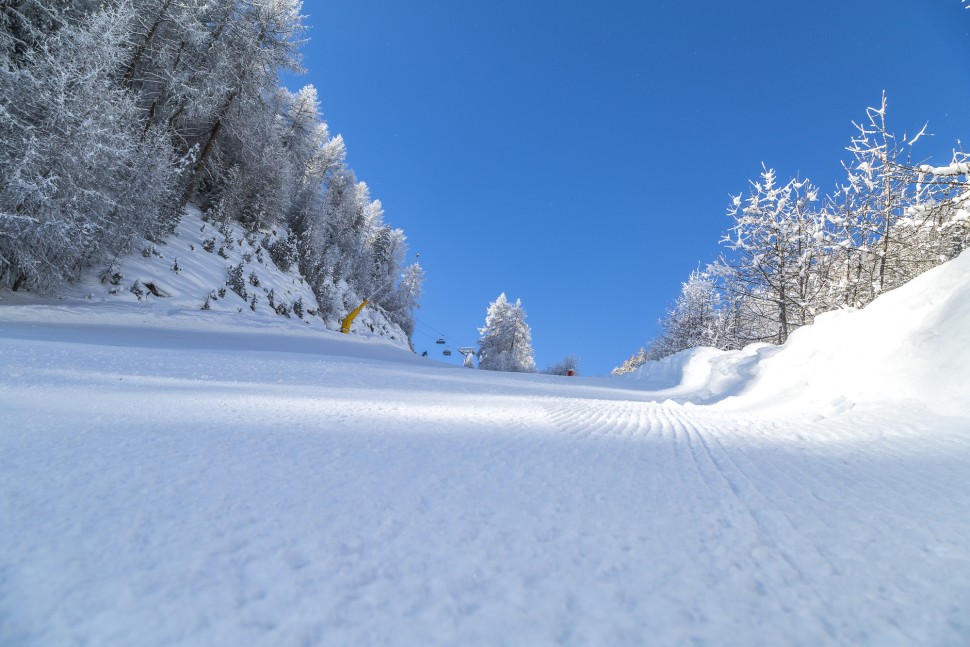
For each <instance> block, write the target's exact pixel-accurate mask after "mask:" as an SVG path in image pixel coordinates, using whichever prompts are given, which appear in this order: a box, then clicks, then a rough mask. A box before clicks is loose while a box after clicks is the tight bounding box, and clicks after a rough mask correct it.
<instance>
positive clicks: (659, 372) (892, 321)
mask: <svg viewBox="0 0 970 647" xmlns="http://www.w3.org/2000/svg"><path fill="white" fill-rule="evenodd" d="M968 331H970V250H968V251H965V252H964V253H963V254H961V255H960V256H959V257H958V258H956V259H954V260H952V261H950V262H948V263H945V264H943V265H941V266H939V267H936V268H934V269H932V270H930V271H929V272H926V273H925V274H923V275H921V276H919V277H917V278H916V279H914V280H912V281H910V282H909V283H907V284H906V285H904V286H902V287H900V288H897V289H896V290H892V291H891V292H887V293H886V294H884V295H882V296H880V297H879V298H878V299H876V300H875V301H874V302H873V303H871V304H870V305H869V306H867V307H866V308H865V309H863V310H857V309H851V308H850V309H845V310H839V311H836V312H828V313H825V314H822V315H820V316H819V317H818V318H816V320H815V323H814V324H813V325H811V326H805V327H804V328H800V329H799V330H797V331H795V332H794V333H792V335H791V336H790V337H789V339H788V341H787V342H786V343H785V344H783V345H781V346H771V345H768V344H755V345H751V346H749V347H747V348H745V349H743V350H739V351H721V350H716V349H713V348H695V349H691V350H687V351H683V352H680V353H677V354H676V355H672V356H671V357H668V358H665V359H663V360H660V361H656V362H648V363H647V364H645V365H643V366H641V367H640V368H639V369H638V370H637V371H635V372H634V373H632V374H631V376H630V379H633V380H636V381H638V382H640V383H641V385H642V386H643V387H644V388H647V389H650V390H655V391H658V392H659V393H660V394H663V395H665V396H667V397H670V398H671V399H673V400H676V401H683V402H692V403H695V404H709V403H719V405H720V406H723V407H731V408H734V407H736V406H744V407H748V406H750V405H752V404H755V403H757V404H760V405H763V406H768V407H779V408H785V409H788V410H803V409H813V410H825V411H832V410H838V409H842V408H847V407H851V406H853V404H855V403H863V402H879V401H888V400H891V401H896V402H898V401H910V402H913V403H916V404H918V405H922V406H925V407H927V408H928V409H931V410H933V411H935V412H937V413H940V414H944V415H962V416H965V415H968V412H970V332H968Z"/></svg>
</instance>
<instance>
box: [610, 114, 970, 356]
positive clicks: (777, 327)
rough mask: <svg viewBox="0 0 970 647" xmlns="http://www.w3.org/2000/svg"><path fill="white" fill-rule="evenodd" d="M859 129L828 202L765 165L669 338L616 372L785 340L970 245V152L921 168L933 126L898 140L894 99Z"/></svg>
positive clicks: (684, 300)
mask: <svg viewBox="0 0 970 647" xmlns="http://www.w3.org/2000/svg"><path fill="white" fill-rule="evenodd" d="M855 127H856V135H855V136H854V137H853V138H852V141H851V143H850V145H849V146H848V147H847V151H848V152H849V154H850V156H849V159H848V161H846V162H843V167H844V170H845V180H844V181H843V182H840V183H839V184H838V185H837V186H836V187H835V189H834V190H832V191H831V192H830V193H828V194H827V195H826V194H823V193H822V191H821V190H820V189H819V188H818V187H817V186H815V185H813V184H812V183H811V182H810V181H809V180H808V179H802V178H794V179H790V180H788V181H786V182H781V181H779V180H778V177H777V174H776V173H775V171H774V170H772V169H770V168H766V167H765V168H763V170H762V173H761V175H760V177H759V178H758V179H757V180H755V181H752V182H751V186H750V188H749V190H748V193H747V195H739V196H737V197H735V198H734V199H733V201H732V203H731V206H730V208H729V210H728V213H729V215H730V217H731V219H732V224H731V227H730V228H729V230H728V232H727V234H726V235H725V236H724V238H723V239H722V240H721V244H722V245H723V247H724V251H723V253H722V254H721V255H720V256H719V257H718V258H717V259H716V260H715V261H714V262H713V263H711V264H709V265H708V266H707V267H705V268H704V269H700V268H698V269H697V270H695V271H694V272H692V273H691V275H690V276H689V277H688V279H687V281H686V282H685V283H684V284H683V286H682V289H681V292H680V295H679V296H678V297H677V299H676V301H675V302H674V304H673V306H672V307H671V308H669V309H668V310H667V312H666V314H665V315H664V317H663V318H662V319H661V320H660V322H659V323H660V334H659V335H658V336H657V337H656V338H655V339H654V340H653V341H651V342H650V343H649V344H648V345H647V346H645V347H644V348H642V349H640V351H639V352H638V353H636V354H635V355H633V356H632V357H630V358H629V359H627V360H626V361H625V362H624V363H623V364H622V365H621V366H619V367H617V368H616V369H614V373H624V372H628V371H631V370H633V369H635V368H636V367H638V366H640V365H642V364H643V363H645V362H647V361H649V360H655V359H660V358H662V357H665V356H668V355H671V354H673V353H676V352H678V351H681V350H685V349H688V348H694V347H697V346H711V347H714V348H721V349H735V348H741V347H743V346H745V345H747V344H749V343H752V342H769V343H775V344H781V343H784V342H785V340H786V339H787V338H788V336H789V335H790V334H791V333H792V331H794V330H796V329H798V328H799V327H801V326H804V325H807V324H810V323H812V321H813V320H814V319H815V317H816V316H817V315H818V314H820V313H822V312H827V311H830V310H836V309H839V308H845V307H853V308H862V307H864V306H866V305H867V304H869V303H870V302H871V301H872V300H873V299H875V298H876V297H878V296H879V295H880V294H882V293H884V292H886V291H887V290H892V289H893V288H896V287H898V286H900V285H903V284H904V283H906V282H907V281H909V280H910V279H912V278H914V277H916V276H918V275H919V274H921V273H922V272H925V271H926V270H928V269H930V268H932V267H935V266H937V265H939V264H940V263H943V262H945V261H947V260H950V259H952V258H954V257H956V256H957V255H958V254H960V252H962V251H963V250H964V249H966V248H967V247H968V246H970V182H968V178H970V155H968V154H967V153H965V152H963V151H961V150H956V151H954V153H953V158H952V160H951V162H950V163H949V164H947V165H945V166H940V167H935V166H931V165H929V164H919V163H915V162H913V159H912V149H913V145H914V144H915V143H916V141H917V140H919V139H920V137H922V136H923V135H924V134H925V127H924V130H923V131H920V133H918V134H917V135H916V136H915V137H913V138H911V139H909V140H908V141H907V140H906V139H905V138H898V137H897V136H895V135H894V134H893V133H892V132H890V130H889V129H888V127H887V122H886V98H885V95H884V96H883V98H882V101H881V103H880V105H879V106H878V107H872V108H869V109H868V110H867V119H866V121H865V122H864V123H862V124H855Z"/></svg>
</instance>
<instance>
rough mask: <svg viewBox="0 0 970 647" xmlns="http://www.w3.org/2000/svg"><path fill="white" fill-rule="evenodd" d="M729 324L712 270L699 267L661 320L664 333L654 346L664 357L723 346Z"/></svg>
mask: <svg viewBox="0 0 970 647" xmlns="http://www.w3.org/2000/svg"><path fill="white" fill-rule="evenodd" d="M727 323H728V315H727V313H726V312H725V310H724V309H723V308H722V305H721V294H720V291H719V290H718V288H717V286H716V284H715V277H714V276H713V275H712V274H711V272H710V271H709V270H701V269H696V270H694V271H693V272H691V273H690V276H689V277H688V278H687V281H686V282H684V283H683V285H682V286H681V290H680V296H678V297H677V300H676V301H675V302H674V305H673V307H672V308H670V309H669V310H668V311H667V314H666V315H665V316H664V318H663V319H662V320H661V321H660V328H661V331H662V332H661V335H660V337H659V338H658V339H657V340H655V341H654V343H653V344H651V348H652V349H653V350H654V352H655V353H660V354H661V355H663V356H667V355H672V354H674V353H677V352H680V351H682V350H686V349H688V348H696V347H698V346H711V347H714V348H720V347H721V346H723V345H725V344H726V343H727V337H728V334H729V331H728V330H727Z"/></svg>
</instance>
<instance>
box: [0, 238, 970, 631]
mask: <svg viewBox="0 0 970 647" xmlns="http://www.w3.org/2000/svg"><path fill="white" fill-rule="evenodd" d="M968 286H970V255H966V254H965V255H964V256H962V257H961V258H959V259H957V260H956V261H954V262H952V263H950V264H948V265H946V266H943V267H941V268H938V269H937V270H934V271H933V272H930V273H928V274H927V275H924V276H923V277H921V278H920V279H918V280H917V281H914V282H913V283H911V284H910V285H908V286H906V287H904V288H902V289H900V290H897V291H896V292H894V293H891V294H888V295H886V296H885V297H883V298H882V299H880V300H879V301H877V302H876V303H874V304H873V305H872V306H870V308H868V309H866V310H865V311H862V312H846V313H837V314H834V315H830V316H828V317H823V318H822V320H821V321H820V322H819V324H818V325H817V326H816V327H815V328H813V329H811V330H809V329H805V330H803V331H801V332H799V333H798V334H796V335H795V336H794V337H793V339H792V340H791V342H790V343H789V344H788V345H787V346H786V347H784V348H782V349H780V350H779V349H771V348H762V349H749V350H748V351H747V352H743V353H735V354H723V353H714V352H711V351H693V352H692V353H688V354H686V355H684V356H682V357H680V358H678V359H675V360H671V361H669V362H667V363H666V364H665V365H664V366H654V367H652V368H650V369H644V371H642V372H641V374H640V375H639V376H638V377H636V378H634V379H619V378H562V377H552V376H543V375H513V374H499V373H489V372H485V371H473V370H467V369H458V368H453V367H450V366H445V365H442V364H439V363H435V362H431V361H428V360H427V359H422V358H419V357H416V356H414V355H413V354H410V353H408V352H407V351H404V350H402V349H401V348H400V347H398V346H394V345H392V344H391V343H384V342H381V341H380V340H376V339H371V340H360V339H355V338H348V337H346V336H341V335H339V334H336V333H331V332H327V331H319V330H314V331H311V330H309V329H308V328H309V327H308V326H306V325H305V324H303V323H302V322H288V321H287V320H286V319H283V318H275V319H273V320H269V319H265V320H260V321H258V322H255V323H253V324H252V325H247V326H246V327H242V325H241V321H242V320H241V319H240V318H239V317H234V316H231V315H229V314H227V313H219V312H199V311H195V312H192V313H185V314H182V315H179V314H178V313H173V312H170V311H165V312H166V313H165V315H164V316H160V314H159V313H160V311H159V310H158V307H157V304H156V305H154V306H153V305H152V304H146V303H128V302H124V303H122V302H105V303H83V302H78V301H71V300H65V301H58V302H53V303H48V304H42V303H30V304H22V305H17V304H16V303H12V300H11V299H7V300H6V301H5V305H2V306H0V369H2V370H0V644H2V645H74V644H97V645H316V644H320V645H366V644H375V645H475V644H502V645H505V644H521V645H542V644H565V645H587V644H597V645H623V644H633V645H644V644H650V645H683V644H711V645H780V644H786V645H788V644H793V645H860V644H869V645H966V644H970V539H968V538H970V403H968V397H970V396H968V393H970V351H968V341H967V339H968V332H967V331H968V330H970V294H968V290H970V287H968Z"/></svg>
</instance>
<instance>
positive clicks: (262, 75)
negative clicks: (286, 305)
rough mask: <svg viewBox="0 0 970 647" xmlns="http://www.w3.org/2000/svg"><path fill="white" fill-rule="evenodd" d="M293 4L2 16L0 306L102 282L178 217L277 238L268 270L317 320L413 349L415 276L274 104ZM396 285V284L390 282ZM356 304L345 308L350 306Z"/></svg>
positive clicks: (210, 3) (331, 165)
mask: <svg viewBox="0 0 970 647" xmlns="http://www.w3.org/2000/svg"><path fill="white" fill-rule="evenodd" d="M300 10H301V3H300V2H298V1H296V0H178V1H176V0H107V1H102V0H72V1H67V0H44V1H38V0H9V1H7V2H3V3H0V169H2V177H0V289H3V288H7V289H13V290H19V289H26V290H32V291H36V292H41V293H53V292H56V291H57V290H58V289H60V287H61V286H63V285H64V284H66V283H70V282H72V281H74V280H76V279H78V278H79V276H80V275H81V273H82V272H84V271H86V270H89V269H91V268H95V267H100V268H102V269H103V270H104V274H105V275H108V274H110V273H111V271H112V267H111V266H112V263H113V259H116V258H118V256H119V255H120V254H123V253H126V252H127V251H129V250H130V248H131V246H132V244H133V243H135V242H137V241H138V240H139V239H143V238H146V237H147V238H149V239H152V240H156V239H158V238H160V237H162V236H164V235H166V234H167V233H169V232H171V231H173V228H174V225H175V224H176V223H177V222H178V219H179V217H180V214H181V213H183V212H184V209H185V208H186V206H187V205H188V204H189V203H192V204H196V205H198V206H199V207H200V208H202V209H203V210H205V211H207V212H208V215H209V216H210V217H215V218H218V219H227V218H231V219H235V220H238V221H239V222H241V223H243V224H244V225H245V226H247V227H248V228H250V229H251V230H257V229H260V230H276V231H277V232H278V236H276V237H274V240H276V241H277V242H276V243H275V244H276V245H277V246H278V248H277V249H276V250H275V252H276V253H275V254H274V260H277V261H278V262H285V261H287V260H289V261H290V262H292V263H293V264H295V265H296V266H298V268H299V270H300V272H301V273H302V274H303V275H304V277H305V278H306V279H307V280H308V281H309V283H310V284H311V286H312V288H313V290H314V292H315V293H316V295H317V297H318V299H319V301H320V306H321V314H322V315H324V316H325V317H326V316H339V315H341V313H344V312H346V309H347V307H348V306H349V305H351V304H348V303H344V302H343V301H344V300H351V301H353V300H354V299H356V298H359V297H362V296H366V295H369V294H370V293H372V292H373V291H374V290H375V289H377V288H378V287H380V286H381V285H383V284H385V283H388V282H390V283H391V284H392V285H391V287H390V288H388V289H386V290H384V291H382V292H380V293H379V294H377V295H376V296H375V297H374V299H373V304H374V305H375V306H377V307H379V308H381V309H383V310H384V311H385V313H386V314H387V315H388V317H389V318H390V319H391V320H392V321H394V322H395V323H398V324H399V325H401V326H402V328H403V329H404V330H405V331H406V332H407V333H408V335H410V334H411V332H412V330H413V310H414V308H415V307H416V302H415V299H416V298H417V296H418V293H419V292H420V283H421V280H422V271H421V268H420V267H418V266H417V265H413V266H410V267H408V268H403V267H402V265H403V263H404V258H405V254H406V251H405V237H404V234H403V232H402V231H401V230H399V229H393V228H391V227H389V226H387V225H386V224H385V223H384V222H383V210H382V208H381V204H380V202H378V201H376V200H372V199H371V196H370V194H369V191H368V188H367V186H366V185H365V184H364V183H363V182H359V181H358V180H357V178H356V177H355V175H354V173H353V171H352V170H351V169H350V168H348V167H347V165H346V161H345V157H346V155H345V148H344V142H343V141H342V139H341V138H340V137H339V136H336V137H332V136H331V135H330V132H329V130H328V127H327V125H326V123H324V122H323V121H322V119H321V114H320V105H319V102H318V98H317V93H316V90H315V89H314V88H313V87H312V86H307V87H305V88H303V89H302V90H300V91H299V92H296V93H293V92H289V91H288V90H286V89H285V88H283V87H282V85H281V82H280V76H279V75H280V73H281V71H294V72H295V71H299V70H300V64H299V58H300V57H299V51H298V50H299V46H300V44H301V40H300V39H301V34H302V32H303V29H304V27H303V24H302V17H301V15H300ZM402 271H403V272H404V274H405V277H404V280H403V281H400V280H398V277H399V276H400V275H401V273H402ZM352 305H356V303H354V304H352Z"/></svg>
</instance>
